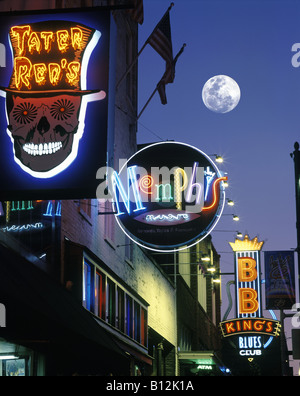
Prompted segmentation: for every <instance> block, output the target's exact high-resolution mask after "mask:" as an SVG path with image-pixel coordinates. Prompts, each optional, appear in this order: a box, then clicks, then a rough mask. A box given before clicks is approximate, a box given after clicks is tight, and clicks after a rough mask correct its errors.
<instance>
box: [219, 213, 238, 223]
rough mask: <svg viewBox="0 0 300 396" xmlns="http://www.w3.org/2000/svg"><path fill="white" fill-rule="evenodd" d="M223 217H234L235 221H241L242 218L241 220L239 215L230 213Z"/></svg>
mask: <svg viewBox="0 0 300 396" xmlns="http://www.w3.org/2000/svg"><path fill="white" fill-rule="evenodd" d="M222 216H232V219H233V220H234V221H239V220H240V218H239V216H238V215H235V214H233V213H229V214H226V213H225V214H223V215H222Z"/></svg>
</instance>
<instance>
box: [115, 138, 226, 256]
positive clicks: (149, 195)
mask: <svg viewBox="0 0 300 396" xmlns="http://www.w3.org/2000/svg"><path fill="white" fill-rule="evenodd" d="M110 180H111V186H110V190H111V191H112V193H113V197H114V203H115V204H114V205H115V210H116V219H117V221H118V223H119V225H120V227H121V228H122V229H123V231H124V232H125V233H126V234H127V235H128V236H129V237H130V238H131V239H132V240H133V241H134V242H136V243H137V244H139V245H141V246H143V247H145V248H148V249H151V250H155V251H164V252H166V251H170V252H171V251H176V250H180V249H184V248H186V247H187V246H191V245H193V244H195V243H197V242H199V241H200V240H202V239H204V238H205V237H206V236H207V235H208V234H209V233H210V232H211V231H212V229H213V228H214V227H215V225H216V224H217V222H218V220H219V218H220V216H221V214H222V211H223V208H224V202H225V191H224V185H223V184H224V181H225V180H227V177H224V176H223V175H221V173H220V171H219V169H218V168H217V167H216V165H215V164H214V163H213V161H212V160H211V159H210V158H209V157H208V156H207V155H206V154H204V153H203V152H201V151H200V150H198V149H197V148H195V147H192V146H189V145H187V144H183V143H177V142H165V143H157V144H153V145H150V146H146V147H144V148H143V149H141V150H140V151H138V152H137V153H136V154H135V155H133V157H131V158H130V159H129V160H128V162H127V163H126V164H125V166H124V167H123V168H122V169H121V171H120V172H119V173H117V172H113V173H112V175H111V178H110Z"/></svg>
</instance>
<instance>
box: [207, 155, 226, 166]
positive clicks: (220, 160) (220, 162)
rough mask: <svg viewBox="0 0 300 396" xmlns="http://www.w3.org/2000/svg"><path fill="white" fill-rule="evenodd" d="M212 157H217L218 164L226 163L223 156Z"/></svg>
mask: <svg viewBox="0 0 300 396" xmlns="http://www.w3.org/2000/svg"><path fill="white" fill-rule="evenodd" d="M209 156H210V157H215V158H216V162H218V163H219V164H222V163H223V162H224V159H223V157H222V156H221V155H218V154H210V155H209Z"/></svg>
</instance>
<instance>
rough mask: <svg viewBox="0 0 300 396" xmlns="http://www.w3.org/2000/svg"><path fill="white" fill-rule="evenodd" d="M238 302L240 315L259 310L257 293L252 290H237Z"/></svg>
mask: <svg viewBox="0 0 300 396" xmlns="http://www.w3.org/2000/svg"><path fill="white" fill-rule="evenodd" d="M239 300H240V302H239V311H240V314H249V313H254V312H256V311H257V310H258V308H259V304H258V301H257V293H256V291H255V290H253V289H250V288H246V289H239Z"/></svg>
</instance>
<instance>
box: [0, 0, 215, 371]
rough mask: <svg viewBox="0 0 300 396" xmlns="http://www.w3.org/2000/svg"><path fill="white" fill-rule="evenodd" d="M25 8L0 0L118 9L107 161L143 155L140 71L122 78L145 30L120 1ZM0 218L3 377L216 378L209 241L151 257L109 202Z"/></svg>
mask: <svg viewBox="0 0 300 396" xmlns="http://www.w3.org/2000/svg"><path fill="white" fill-rule="evenodd" d="M28 3H29V2H26V4H24V2H23V1H17V0H16V1H10V2H8V1H2V2H1V3H0V12H4V11H9V10H11V9H13V10H16V11H20V10H23V9H25V8H27V9H29V7H31V9H51V8H68V7H82V6H85V7H93V6H97V7H107V6H110V5H113V6H114V8H112V9H111V21H112V27H113V28H112V29H111V35H112V37H111V41H112V43H113V45H111V49H110V51H111V52H110V79H111V84H112V85H110V89H111V90H112V91H111V92H110V94H111V97H112V98H113V106H112V107H111V109H110V115H109V128H108V147H107V152H108V157H107V161H108V165H109V166H111V167H114V169H119V167H120V164H122V163H123V162H124V161H125V160H126V159H127V158H129V157H130V156H131V155H132V154H133V153H134V152H136V150H137V122H136V117H137V103H138V102H137V93H138V84H137V76H138V68H137V64H136V65H135V66H134V67H133V68H131V71H130V73H128V74H127V75H126V76H125V78H122V77H123V76H124V73H125V72H126V70H128V68H129V66H130V65H131V64H132V62H133V60H134V59H135V58H136V55H137V53H138V28H139V24H138V22H137V21H136V20H135V19H134V18H133V16H132V14H131V13H130V12H128V10H126V9H123V8H122V9H118V8H116V7H115V6H116V4H115V3H116V2H115V1H113V2H110V1H109V0H107V1H91V0H90V1H77V2H75V1H72V2H71V1H67V0H65V1H62V0H61V1H54V0H52V1H50V0H49V1H42V2H40V1H39V2H38V3H37V4H35V2H30V5H29V4H28ZM117 3H119V4H120V5H122V6H124V5H126V4H127V5H128V2H126V1H120V2H117ZM129 3H130V2H129ZM118 83H119V84H118ZM98 176H99V185H100V184H101V183H105V180H104V179H103V176H104V175H103V174H102V173H101V171H100V173H99V175H98ZM102 185H103V184H102ZM108 198H109V197H108ZM0 209H1V218H0V219H1V231H0V248H1V255H0V257H1V259H0V282H1V287H0V302H1V304H2V305H1V307H4V311H5V312H4V313H5V323H4V324H5V326H3V327H2V328H1V329H0V363H1V365H0V375H1V374H2V375H29V376H43V375H49V376H50V375H127V376H129V375H131V376H134V375H158V376H162V375H163V376H170V375H195V374H197V375H199V374H202V373H205V374H207V372H208V373H210V372H211V371H212V372H214V373H217V372H219V371H220V367H221V363H220V355H219V351H220V342H219V335H218V332H217V325H218V322H219V321H220V296H221V294H220V284H218V283H216V282H215V281H216V280H217V279H215V277H214V271H216V272H217V271H218V269H219V256H218V254H217V252H216V251H215V249H214V247H213V244H212V242H211V239H210V238H207V239H206V240H204V241H202V242H201V243H199V244H197V245H196V246H195V247H193V248H189V249H187V250H184V251H182V252H178V253H176V254H175V253H174V254H171V255H168V254H164V255H156V254H151V253H150V252H149V251H147V250H145V249H142V248H140V247H139V246H138V245H135V244H134V243H133V242H132V241H131V240H129V238H127V236H126V235H125V234H124V233H123V232H122V230H121V229H120V228H119V227H118V225H117V223H116V221H115V218H114V214H113V212H114V208H113V206H112V203H111V201H110V200H109V199H105V198H102V199H77V197H74V199H73V200H67V201H66V200H62V201H45V200H40V201H13V202H3V203H2V204H1V208H0ZM204 256H208V258H209V261H208V262H205V261H203V260H202V259H203V258H204ZM208 361H209V364H208V363H207V362H208ZM199 367H200V368H199ZM1 369H2V370H1Z"/></svg>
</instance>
